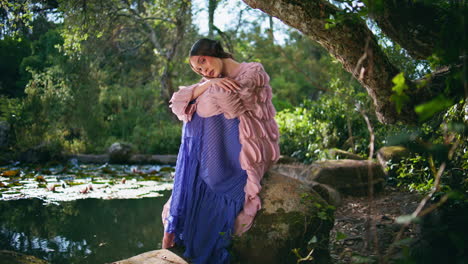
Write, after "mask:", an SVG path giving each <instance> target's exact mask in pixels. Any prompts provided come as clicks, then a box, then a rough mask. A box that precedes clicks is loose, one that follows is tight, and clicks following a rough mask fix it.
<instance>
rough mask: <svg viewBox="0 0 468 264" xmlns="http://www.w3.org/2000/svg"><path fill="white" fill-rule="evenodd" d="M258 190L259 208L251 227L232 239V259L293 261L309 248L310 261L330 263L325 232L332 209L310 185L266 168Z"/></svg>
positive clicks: (327, 232) (259, 261) (240, 261)
mask: <svg viewBox="0 0 468 264" xmlns="http://www.w3.org/2000/svg"><path fill="white" fill-rule="evenodd" d="M262 186H263V189H262V191H261V192H260V198H261V199H262V203H263V208H262V209H261V210H260V211H259V212H258V213H257V216H256V217H255V221H254V223H253V225H252V228H251V229H250V230H249V231H247V232H246V233H244V234H243V235H242V236H240V237H235V238H234V239H233V246H232V252H233V254H232V255H233V257H234V263H256V264H261V263H268V264H274V263H296V262H297V260H298V257H297V256H296V255H295V254H294V253H293V250H297V251H298V253H299V254H300V255H301V256H302V257H305V256H307V255H308V254H309V252H310V251H311V250H312V249H313V254H312V256H313V258H314V261H313V262H302V263H330V255H329V251H328V242H329V233H330V230H331V228H332V227H333V224H334V218H333V210H332V209H331V207H330V206H329V205H328V204H327V202H325V200H323V199H322V198H321V197H320V195H318V194H317V193H316V192H315V191H314V190H313V189H312V187H311V186H308V185H306V184H304V183H301V182H300V181H298V180H295V179H292V178H290V177H287V176H284V175H281V174H279V173H276V172H272V171H270V172H268V173H267V174H266V175H265V177H264V178H263V180H262Z"/></svg>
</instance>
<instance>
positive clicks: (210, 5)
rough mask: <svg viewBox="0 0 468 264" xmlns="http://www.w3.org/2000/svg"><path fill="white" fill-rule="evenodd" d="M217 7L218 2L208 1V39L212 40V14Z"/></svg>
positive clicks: (216, 0)
mask: <svg viewBox="0 0 468 264" xmlns="http://www.w3.org/2000/svg"><path fill="white" fill-rule="evenodd" d="M217 6H218V0H208V37H209V38H213V32H214V29H215V27H214V14H215V11H216V7H217Z"/></svg>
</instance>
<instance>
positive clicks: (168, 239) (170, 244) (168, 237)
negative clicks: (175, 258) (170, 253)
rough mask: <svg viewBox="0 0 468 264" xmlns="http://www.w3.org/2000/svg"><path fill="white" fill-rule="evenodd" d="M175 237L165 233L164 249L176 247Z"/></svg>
mask: <svg viewBox="0 0 468 264" xmlns="http://www.w3.org/2000/svg"><path fill="white" fill-rule="evenodd" d="M174 238H175V235H174V234H173V233H167V232H164V237H163V241H162V248H164V249H166V248H171V247H173V246H174V245H175V243H174Z"/></svg>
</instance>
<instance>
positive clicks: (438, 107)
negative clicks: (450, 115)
mask: <svg viewBox="0 0 468 264" xmlns="http://www.w3.org/2000/svg"><path fill="white" fill-rule="evenodd" d="M453 104H454V102H453V101H452V100H450V99H448V98H446V97H445V96H443V95H441V94H440V95H439V96H437V97H436V98H434V99H433V100H431V101H429V102H426V103H422V104H420V105H417V106H415V107H414V111H415V112H416V113H417V114H418V115H419V120H420V121H424V120H427V119H428V118H430V117H431V116H433V115H434V114H436V113H438V112H440V111H442V110H444V109H446V108H448V107H450V106H452V105H453Z"/></svg>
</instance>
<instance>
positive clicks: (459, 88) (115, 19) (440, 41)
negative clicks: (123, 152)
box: [0, 0, 468, 263]
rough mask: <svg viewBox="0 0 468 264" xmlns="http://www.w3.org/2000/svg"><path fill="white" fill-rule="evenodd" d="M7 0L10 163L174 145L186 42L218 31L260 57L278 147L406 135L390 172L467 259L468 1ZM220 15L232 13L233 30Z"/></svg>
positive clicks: (344, 146) (312, 151)
mask: <svg viewBox="0 0 468 264" xmlns="http://www.w3.org/2000/svg"><path fill="white" fill-rule="evenodd" d="M273 2H274V4H272V3H273ZM0 4H1V7H0V123H1V126H2V128H1V129H2V131H8V132H5V133H8V138H7V139H6V140H4V142H0V150H1V153H0V164H1V163H8V162H10V161H14V160H18V159H21V157H22V153H25V152H27V151H28V150H30V149H34V148H37V147H38V146H41V147H43V148H46V149H47V150H48V151H50V153H51V159H50V160H54V159H57V160H60V157H61V156H62V155H63V154H64V153H65V154H93V153H94V154H98V153H105V152H106V151H107V149H108V148H109V146H110V145H111V144H112V143H114V142H126V143H129V144H131V145H132V146H133V148H134V151H135V152H137V153H142V154H176V153H177V151H178V147H179V145H180V137H181V127H182V124H181V122H180V121H178V120H177V119H176V118H175V116H174V115H173V114H172V112H171V111H170V108H169V99H170V97H171V95H172V93H173V92H174V91H177V90H178V89H179V88H178V87H179V86H182V85H187V84H192V83H195V82H198V81H199V77H198V76H197V75H196V74H195V73H193V72H192V70H191V69H190V67H189V65H188V51H189V49H190V47H191V45H192V43H194V42H195V41H196V40H197V39H199V38H202V37H210V38H213V39H217V40H220V41H221V42H222V43H223V46H224V47H226V49H227V50H228V51H229V52H231V53H233V54H234V58H235V59H236V60H237V61H240V62H242V61H246V62H247V61H256V62H261V63H262V64H263V66H264V68H265V70H266V72H267V73H268V74H269V76H270V79H271V81H270V84H271V87H272V88H273V103H274V106H275V108H276V110H277V115H276V121H277V123H278V125H279V127H280V135H281V138H280V140H281V141H280V144H281V145H280V146H281V154H282V155H285V156H289V157H291V158H293V159H294V160H295V161H297V162H301V163H305V164H310V163H313V162H315V161H320V160H326V159H337V158H340V154H337V153H338V152H337V149H338V150H340V151H343V152H346V153H348V154H349V153H352V154H356V155H359V156H360V157H362V158H363V159H373V158H375V157H376V152H377V150H378V149H380V148H382V147H385V146H403V147H405V149H406V150H407V154H406V155H405V156H403V157H401V158H399V159H398V160H397V159H395V160H391V161H390V162H389V164H388V168H389V172H388V175H389V176H388V184H389V185H391V186H395V187H398V188H401V189H402V190H405V191H408V192H417V193H420V194H422V195H425V196H424V197H425V198H424V199H425V201H424V204H423V205H425V204H426V203H428V204H431V206H428V209H427V208H426V210H422V211H421V210H420V212H419V213H421V214H415V215H412V217H410V218H408V219H406V220H405V221H406V222H408V223H412V222H417V221H420V217H422V216H423V215H426V214H431V213H432V214H433V213H435V211H436V210H437V212H438V218H437V219H436V220H434V219H432V220H431V221H435V222H433V223H434V225H435V226H437V227H440V228H439V229H438V230H437V231H433V233H431V234H433V236H432V235H430V236H429V237H428V238H425V239H427V241H430V243H431V244H437V245H438V244H441V245H442V244H443V245H445V249H443V250H446V251H445V253H440V254H450V256H447V258H449V259H450V261H449V260H448V262H446V263H464V262H463V261H467V260H468V256H467V254H468V253H467V252H466V249H467V247H468V244H467V243H468V242H467V239H466V234H467V227H466V219H467V209H468V101H467V99H468V82H467V76H468V74H467V72H468V69H467V67H468V64H467V54H466V48H467V47H468V43H467V35H468V34H467V25H466V23H467V22H466V19H467V17H468V16H467V15H468V7H467V4H466V1H452V0H434V1H424V0H415V1H407V0H389V1H386V0H363V1H357V0H329V1H328V0H317V1H294V0H278V1H265V0H244V1H243V2H242V1H238V0H236V1H228V0H206V1H201V0H200V1H190V0H180V1H175V0H108V1H97V0H58V1H57V0H21V1H8V0H1V1H0ZM221 12H227V13H229V18H230V19H231V20H230V21H228V22H229V23H227V25H225V26H224V27H221V26H220V24H221V22H220V21H221V15H220V13H221ZM223 15H225V13H223ZM200 21H202V22H203V23H206V24H203V25H201V22H200ZM202 29H206V32H205V31H204V30H202ZM2 133H3V132H2ZM340 153H341V152H340ZM452 216H453V218H451V217H452ZM446 219H452V220H453V221H448V220H447V221H445V220H446ZM463 219H464V220H463ZM464 221H465V222H464ZM463 236H465V237H463ZM434 241H435V242H434ZM447 248H448V249H447ZM440 250H441V251H437V250H435V251H434V252H433V254H439V252H442V249H440ZM405 257H406V258H405V259H404V260H402V262H401V263H432V262H425V261H428V260H429V259H430V258H431V256H419V255H417V254H416V253H415V254H409V255H406V256H405ZM404 261H406V262H404ZM363 263H365V262H363ZM434 263H436V262H434ZM439 263H441V262H439Z"/></svg>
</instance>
